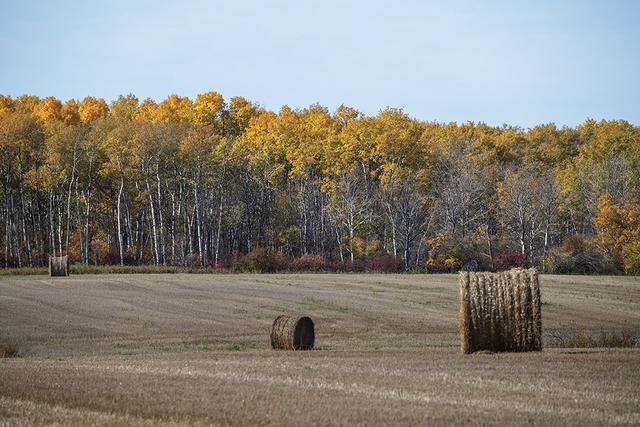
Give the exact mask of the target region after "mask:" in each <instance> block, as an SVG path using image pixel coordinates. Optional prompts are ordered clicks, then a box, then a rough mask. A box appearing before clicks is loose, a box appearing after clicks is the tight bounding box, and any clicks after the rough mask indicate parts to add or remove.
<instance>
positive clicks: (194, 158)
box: [178, 128, 218, 166]
mask: <svg viewBox="0 0 640 427" xmlns="http://www.w3.org/2000/svg"><path fill="white" fill-rule="evenodd" d="M217 140H218V138H217V137H215V136H214V135H212V134H211V133H210V132H207V131H206V130H204V129H202V128H193V129H191V130H189V132H187V134H186V135H185V136H184V138H182V140H181V141H180V147H179V149H178V152H179V154H180V156H181V158H182V159H183V160H184V161H185V162H186V164H192V165H197V166H203V165H205V164H206V163H207V162H208V161H209V160H210V159H211V156H212V153H213V148H214V144H215V142H216V141H217Z"/></svg>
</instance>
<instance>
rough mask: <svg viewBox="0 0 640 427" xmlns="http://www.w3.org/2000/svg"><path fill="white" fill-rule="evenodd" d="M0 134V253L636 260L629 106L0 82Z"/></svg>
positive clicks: (426, 262)
mask: <svg viewBox="0 0 640 427" xmlns="http://www.w3.org/2000/svg"><path fill="white" fill-rule="evenodd" d="M0 148H1V149H0V169H1V172H2V173H1V175H0V176H2V177H3V178H4V179H3V182H2V189H1V191H2V193H1V197H0V216H1V221H2V223H3V224H2V225H3V227H2V230H1V231H0V234H1V236H2V240H3V245H2V248H1V249H0V251H1V252H0V261H1V262H2V265H3V266H4V267H5V268H6V267H23V266H41V265H44V264H46V262H47V260H48V257H49V256H50V255H51V256H57V255H61V254H68V255H69V256H70V257H71V259H72V261H73V262H76V263H83V264H96V265H100V264H155V265H177V266H187V267H192V268H200V267H210V268H216V267H219V268H234V266H237V265H245V264H246V261H247V259H250V260H253V261H255V262H258V263H259V262H262V261H264V260H262V258H268V259H269V260H271V261H273V259H275V258H277V259H280V260H281V264H282V265H285V266H286V265H293V264H291V263H294V264H295V263H296V262H297V263H298V264H296V265H301V266H302V268H304V266H305V265H307V264H305V262H307V263H308V265H309V266H314V268H321V269H346V270H359V269H367V268H370V269H374V270H388V271H392V270H404V271H434V272H435V271H456V270H458V269H460V268H467V269H486V270H497V269H503V268H508V267H511V266H515V265H533V266H537V267H539V268H541V269H542V270H543V271H548V272H559V273H565V272H566V273H568V272H584V273H589V272H614V273H618V272H627V273H639V272H640V128H639V127H638V126H634V125H632V124H630V123H628V122H627V121H624V120H611V121H595V120H586V121H585V122H583V123H582V124H580V125H578V126H576V127H575V128H571V127H561V128H559V127H557V126H556V125H554V124H542V125H539V126H536V127H533V128H530V129H526V130H525V129H522V128H519V127H514V126H507V125H504V126H498V127H496V126H489V125H486V124H483V123H462V124H457V123H436V122H425V121H420V120H416V119H414V118H412V117H410V116H408V115H407V114H406V113H404V112H403V111H402V110H398V109H386V110H383V111H381V112H380V113H378V114H377V115H375V116H367V115H365V114H362V113H361V112H359V111H357V110H355V109H353V108H349V107H345V106H341V107H339V108H338V109H337V110H336V111H335V112H330V111H328V110H327V109H326V108H324V107H322V106H320V105H312V106H310V107H308V108H305V109H302V110H295V109H291V108H289V107H286V106H284V107H282V108H281V109H280V111H279V112H277V113H275V112H272V111H268V110H266V109H264V108H261V107H260V106H259V105H257V104H255V103H252V102H250V101H248V100H246V99H244V98H242V97H235V98H231V99H229V100H228V102H227V101H225V99H224V98H223V97H222V96H221V95H220V94H218V93H216V92H208V93H204V94H200V95H198V96H197V97H196V98H195V99H194V100H191V99H189V98H187V97H181V96H178V95H171V96H169V97H167V98H166V99H164V100H162V101H161V102H158V103H156V102H154V101H153V100H151V99H146V100H144V101H142V102H140V101H139V100H138V99H137V98H136V97H135V96H134V95H131V94H130V95H127V96H120V97H119V98H118V99H116V100H115V101H113V102H112V103H110V104H108V103H107V102H106V101H105V100H103V99H99V98H93V97H86V98H84V99H83V100H82V101H76V100H74V99H71V100H68V101H66V102H62V101H60V100H58V99H56V98H54V97H48V98H43V99H40V98H38V97H35V96H30V95H23V96H19V97H17V98H13V97H10V96H0ZM247 257H249V258H247ZM274 257H275V258H274ZM283 260H284V261H283ZM243 262H245V264H243ZM287 262H288V263H289V264H287ZM283 268H284V267H283Z"/></svg>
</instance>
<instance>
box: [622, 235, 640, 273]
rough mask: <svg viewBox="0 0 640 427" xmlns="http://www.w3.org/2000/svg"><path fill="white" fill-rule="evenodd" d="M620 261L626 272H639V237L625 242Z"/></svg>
mask: <svg viewBox="0 0 640 427" xmlns="http://www.w3.org/2000/svg"><path fill="white" fill-rule="evenodd" d="M622 262H623V264H624V271H625V272H626V273H627V274H640V239H639V240H635V241H633V242H631V243H627V244H626V245H625V246H624V248H623V249H622Z"/></svg>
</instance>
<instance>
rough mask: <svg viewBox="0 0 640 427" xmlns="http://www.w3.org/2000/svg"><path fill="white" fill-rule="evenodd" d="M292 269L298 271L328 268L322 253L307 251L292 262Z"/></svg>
mask: <svg viewBox="0 0 640 427" xmlns="http://www.w3.org/2000/svg"><path fill="white" fill-rule="evenodd" d="M289 264H290V266H291V269H292V270H296V271H323V270H326V268H327V262H326V260H325V259H324V257H323V256H322V255H315V254H309V253H306V254H304V255H302V256H301V257H299V258H295V259H293V260H292V261H291V262H290V263H289Z"/></svg>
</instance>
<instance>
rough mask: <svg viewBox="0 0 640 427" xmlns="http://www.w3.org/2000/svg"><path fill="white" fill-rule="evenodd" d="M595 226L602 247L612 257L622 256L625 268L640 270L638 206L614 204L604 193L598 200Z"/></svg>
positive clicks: (639, 208) (639, 212) (639, 211)
mask: <svg viewBox="0 0 640 427" xmlns="http://www.w3.org/2000/svg"><path fill="white" fill-rule="evenodd" d="M595 224H596V226H597V227H598V228H599V229H600V232H599V233H598V236H597V237H598V238H599V240H600V241H601V242H602V244H603V246H604V247H605V248H607V249H608V250H609V251H610V252H611V253H612V254H613V255H614V256H622V258H623V262H624V264H625V268H629V269H632V270H633V269H636V268H639V269H640V256H638V255H640V245H639V243H638V242H639V241H640V205H638V204H632V203H627V204H625V205H620V204H615V203H613V200H612V198H611V196H610V195H609V194H606V193H605V194H604V195H603V196H601V197H600V199H599V200H598V215H597V216H596V219H595ZM634 271H635V270H634Z"/></svg>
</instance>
